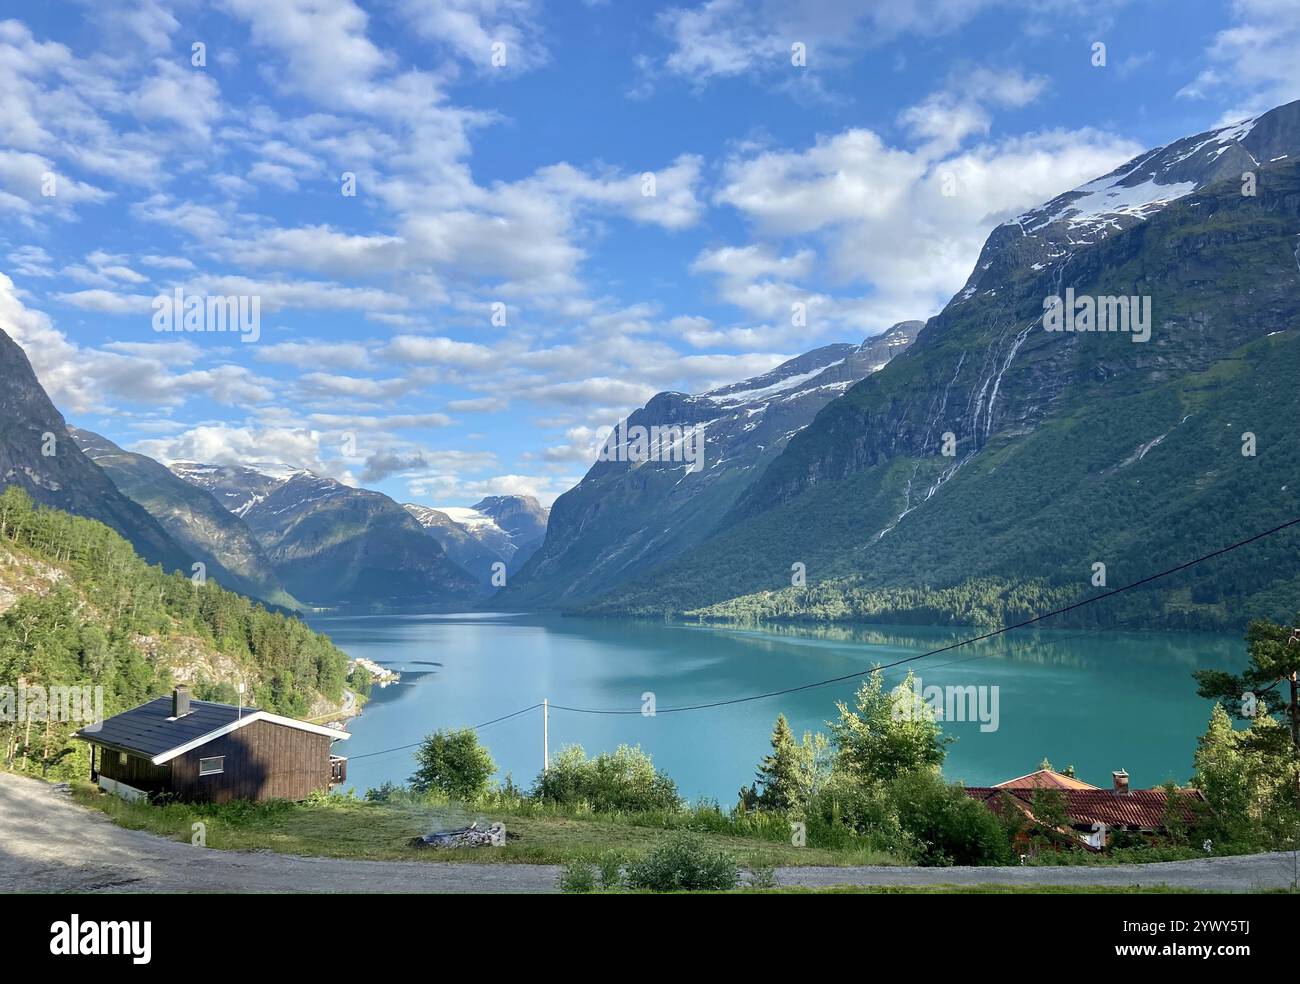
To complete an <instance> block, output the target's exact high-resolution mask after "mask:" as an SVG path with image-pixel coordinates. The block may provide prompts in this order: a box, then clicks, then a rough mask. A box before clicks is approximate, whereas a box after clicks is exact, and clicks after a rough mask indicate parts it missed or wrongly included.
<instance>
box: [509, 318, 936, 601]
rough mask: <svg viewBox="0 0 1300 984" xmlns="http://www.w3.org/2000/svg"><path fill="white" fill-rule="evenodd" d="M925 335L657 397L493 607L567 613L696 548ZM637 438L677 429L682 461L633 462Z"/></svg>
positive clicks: (903, 334) (810, 356)
mask: <svg viewBox="0 0 1300 984" xmlns="http://www.w3.org/2000/svg"><path fill="white" fill-rule="evenodd" d="M920 327H921V323H920V322H904V323H902V324H899V325H895V326H894V327H893V328H892V329H890V330H889V331H888V332H886V333H884V334H883V335H881V336H878V337H876V338H872V339H868V340H867V341H866V342H864V343H863V344H861V345H849V344H841V345H828V346H825V347H824V348H820V349H817V350H815V351H813V352H809V353H807V354H805V355H802V356H799V357H798V358H796V359H791V360H790V361H788V362H786V363H784V364H782V365H780V366H778V367H777V368H775V369H773V370H771V371H770V372H768V373H765V374H763V375H762V376H757V377H755V378H753V379H747V380H744V381H742V382H739V383H733V384H730V385H727V386H722V387H719V388H717V389H714V390H710V391H709V392H706V393H701V394H698V395H690V394H685V393H660V394H659V395H657V396H655V397H654V398H653V399H651V400H650V402H649V403H647V404H646V405H645V407H644V408H642V409H640V410H637V411H635V412H633V413H632V414H631V415H630V416H629V417H628V418H627V420H626V422H625V423H624V426H622V427H621V428H620V429H617V430H616V431H615V433H614V434H613V435H612V436H611V438H610V442H609V444H608V445H607V451H606V457H608V458H609V459H610V460H602V461H597V462H596V463H595V464H594V465H592V467H591V469H590V470H589V471H588V472H587V475H586V476H585V477H584V478H583V480H582V482H581V483H579V484H578V485H577V486H576V487H575V488H573V489H571V490H570V491H568V492H566V493H565V494H564V495H562V496H560V498H559V499H558V500H556V502H555V505H554V506H553V507H552V509H551V516H550V522H549V525H548V527H547V531H546V539H545V542H544V543H543V544H542V546H541V548H540V549H538V551H537V552H536V553H535V554H534V555H533V557H532V559H531V560H530V561H529V562H528V563H527V564H525V565H524V568H523V570H522V571H520V573H519V575H518V576H517V577H515V578H512V579H511V582H510V584H509V586H508V587H507V589H506V590H505V591H503V592H502V593H501V594H500V595H499V596H498V598H497V603H498V604H501V605H503V606H511V605H530V606H538V605H541V606H545V605H569V604H573V603H576V602H578V601H581V600H583V599H586V598H590V597H593V596H594V595H597V594H600V593H602V592H604V591H607V590H609V589H610V587H612V586H614V585H617V584H619V583H621V582H622V581H624V580H626V579H628V578H630V577H634V576H637V575H639V574H642V573H644V572H646V571H648V570H651V569H653V568H654V567H656V566H658V565H660V564H662V563H664V562H665V561H667V560H669V559H671V558H673V557H675V556H677V555H678V554H680V553H682V552H683V551H685V550H688V549H689V548H690V547H692V546H694V545H695V544H697V543H699V542H700V541H701V540H703V539H704V538H705V537H707V536H708V535H709V534H710V533H711V532H712V531H713V530H714V528H715V526H716V525H717V523H718V521H719V520H720V519H721V518H722V517H723V515H724V514H725V513H726V512H727V510H728V509H729V508H730V507H731V505H732V504H733V503H734V502H735V500H736V498H737V497H738V496H740V495H741V494H742V493H743V492H744V490H745V489H746V488H747V487H748V486H749V485H750V484H751V483H752V482H753V481H754V480H755V479H756V478H757V476H758V475H759V474H760V473H761V472H762V470H763V469H764V468H766V467H767V466H768V464H769V463H770V462H772V461H774V460H775V459H776V458H777V457H778V456H779V455H780V453H781V451H782V449H784V448H785V446H786V443H787V442H788V441H789V440H790V439H791V437H793V436H794V435H795V434H797V433H798V432H799V431H800V430H801V429H802V428H804V427H806V426H808V424H809V423H810V422H811V421H812V420H813V418H814V417H815V416H816V415H817V413H818V411H820V410H821V409H822V408H823V407H824V406H826V404H827V403H829V402H830V401H831V400H833V399H834V398H835V397H837V396H839V395H841V394H842V393H843V392H844V391H845V390H846V389H848V388H849V387H850V386H852V385H853V384H854V383H856V382H857V381H858V380H861V379H863V378H864V377H866V376H868V375H870V374H871V373H873V372H877V371H879V370H880V369H881V368H882V367H883V366H885V365H887V364H888V363H889V361H890V360H891V359H893V358H895V357H896V356H897V355H898V354H899V353H900V352H904V351H906V349H907V348H908V346H909V345H910V344H911V343H912V340H913V339H914V338H915V337H916V333H917V331H918V330H919V329H920ZM637 428H646V430H647V432H648V433H650V432H652V429H655V428H658V429H659V430H658V433H660V434H661V435H662V434H665V433H668V434H670V435H672V437H674V438H675V437H676V436H677V435H676V432H675V431H672V430H671V429H673V428H678V429H680V437H681V442H680V443H679V445H678V446H677V447H678V449H679V451H680V453H677V454H673V453H672V449H669V451H668V453H662V454H659V455H658V457H657V459H655V458H648V459H647V458H646V456H642V455H640V454H639V451H640V450H642V449H641V448H640V447H639V445H638V443H637V437H636V429H637ZM697 442H698V443H697ZM660 443H661V444H662V443H663V442H662V441H661V442H660ZM694 451H698V452H699V460H698V467H694V466H693V463H692V461H691V460H690V458H691V455H690V453H688V452H694Z"/></svg>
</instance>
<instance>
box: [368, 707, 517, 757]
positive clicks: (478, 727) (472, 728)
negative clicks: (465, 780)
mask: <svg viewBox="0 0 1300 984" xmlns="http://www.w3.org/2000/svg"><path fill="white" fill-rule="evenodd" d="M541 706H542V703H541V701H538V702H537V703H536V704H533V705H532V706H531V707H523V708H520V709H519V710H517V711H512V712H511V713H509V714H503V715H501V717H497V718H493V719H492V720H491V721H484V722H483V723H482V724H471V725H470V726H469V727H468V728H465V729H461V730H466V731H481V730H482V729H484V728H486V727H488V725H492V724H499V723H500V722H502V721H509V720H510V719H511V718H513V717H519V715H520V714H527V713H528V712H529V711H535V710H537V708H539V707H541ZM423 744H424V741H423V740H420V741H415V742H412V743H411V744H409V745H398V746H397V747H396V748H385V749H383V750H382V751H378V752H366V753H365V754H364V755H349V756H348V761H349V762H355V761H356V760H357V759H364V758H373V757H374V756H376V755H387V754H388V753H389V752H402V751H405V750H406V749H408V748H416V747H417V746H419V745H423Z"/></svg>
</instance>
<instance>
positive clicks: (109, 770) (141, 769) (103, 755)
mask: <svg viewBox="0 0 1300 984" xmlns="http://www.w3.org/2000/svg"><path fill="white" fill-rule="evenodd" d="M95 767H96V770H97V771H98V772H99V774H100V775H101V776H107V777H108V778H109V779H116V780H117V781H118V782H124V783H126V784H127V785H128V786H133V787H134V788H136V789H143V790H144V791H145V792H146V793H153V792H157V791H159V790H163V789H167V788H168V786H170V785H171V781H172V770H171V766H170V765H154V764H153V763H152V762H150V761H149V760H148V759H147V758H142V757H141V756H139V755H129V754H128V755H127V757H126V764H125V765H124V764H122V760H121V753H120V752H115V751H113V749H111V748H101V747H96V748H95Z"/></svg>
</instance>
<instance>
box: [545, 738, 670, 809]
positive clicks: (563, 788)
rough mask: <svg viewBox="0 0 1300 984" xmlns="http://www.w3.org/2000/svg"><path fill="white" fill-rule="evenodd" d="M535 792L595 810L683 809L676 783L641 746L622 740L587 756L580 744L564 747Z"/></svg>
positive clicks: (550, 798) (556, 801)
mask: <svg viewBox="0 0 1300 984" xmlns="http://www.w3.org/2000/svg"><path fill="white" fill-rule="evenodd" d="M532 796H533V798H534V799H537V800H544V801H546V802H551V803H560V804H565V805H575V804H579V803H585V804H586V805H587V806H589V807H590V808H591V809H592V810H593V811H595V812H597V813H608V812H615V811H623V812H642V811H647V810H677V809H680V807H681V804H682V798H681V796H680V794H679V793H678V792H677V784H676V783H675V782H673V780H672V779H671V778H669V777H668V775H667V774H666V773H664V772H661V771H659V770H657V769H656V768H655V767H654V762H653V761H652V760H651V758H650V756H649V755H647V754H646V753H645V752H643V751H642V750H641V746H640V745H637V746H633V747H629V746H627V745H619V746H618V749H617V750H615V751H614V752H613V753H612V754H611V753H608V752H602V753H601V754H599V755H597V756H596V757H595V758H591V759H589V758H587V754H586V752H584V751H583V749H582V746H581V745H569V746H567V747H566V748H563V749H561V750H560V753H559V754H558V755H556V756H555V758H554V759H553V760H552V762H551V765H550V768H549V769H547V770H546V771H544V772H542V773H541V774H540V775H539V776H538V777H537V780H536V782H535V783H534V785H533V791H532Z"/></svg>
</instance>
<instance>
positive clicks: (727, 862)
mask: <svg viewBox="0 0 1300 984" xmlns="http://www.w3.org/2000/svg"><path fill="white" fill-rule="evenodd" d="M739 881H740V869H739V867H738V866H737V864H736V859H735V858H733V857H732V856H731V855H730V854H727V853H726V852H725V851H716V850H713V849H712V848H710V847H709V846H708V845H707V844H706V843H705V841H704V838H702V837H700V836H699V835H698V834H692V833H689V832H686V831H679V832H677V833H674V834H672V835H670V836H669V838H668V840H666V841H665V842H664V843H662V844H660V845H659V846H658V847H656V848H655V849H654V850H653V851H651V852H650V853H649V854H647V855H646V856H645V857H644V858H642V859H641V860H640V861H636V862H634V863H632V864H631V865H629V866H628V869H627V884H628V887H629V888H640V889H648V890H649V891H652V892H683V891H685V892H691V891H726V890H728V889H732V888H735V887H736V884H737V883H738V882H739Z"/></svg>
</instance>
